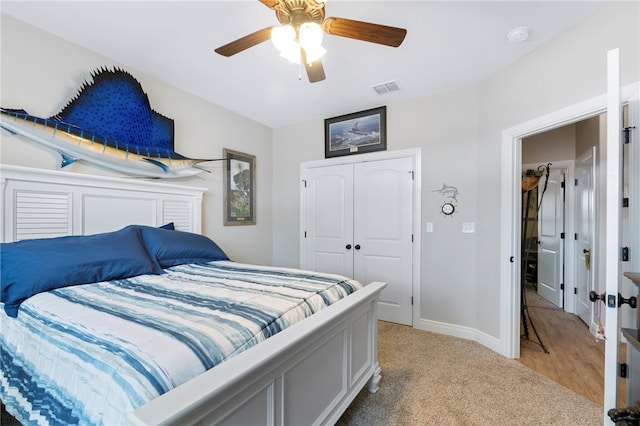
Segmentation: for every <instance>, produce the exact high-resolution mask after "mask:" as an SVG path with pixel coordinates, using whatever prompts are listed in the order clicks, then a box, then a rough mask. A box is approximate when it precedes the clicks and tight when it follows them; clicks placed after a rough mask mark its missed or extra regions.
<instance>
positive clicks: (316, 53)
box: [304, 45, 327, 64]
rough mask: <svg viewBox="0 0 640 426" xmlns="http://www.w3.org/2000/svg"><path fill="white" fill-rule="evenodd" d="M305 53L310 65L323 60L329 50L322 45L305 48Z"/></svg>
mask: <svg viewBox="0 0 640 426" xmlns="http://www.w3.org/2000/svg"><path fill="white" fill-rule="evenodd" d="M304 53H305V55H306V58H307V63H308V64H310V63H311V62H315V61H317V60H318V59H320V58H322V57H323V56H324V54H325V53H327V49H325V48H324V47H322V46H320V45H318V46H311V47H307V48H305V49H304Z"/></svg>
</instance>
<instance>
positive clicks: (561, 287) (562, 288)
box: [560, 283, 564, 291]
mask: <svg viewBox="0 0 640 426" xmlns="http://www.w3.org/2000/svg"><path fill="white" fill-rule="evenodd" d="M560 290H562V291H564V283H560Z"/></svg>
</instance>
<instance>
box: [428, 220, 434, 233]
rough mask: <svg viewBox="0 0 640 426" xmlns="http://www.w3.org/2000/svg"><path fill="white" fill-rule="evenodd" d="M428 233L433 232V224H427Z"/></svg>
mask: <svg viewBox="0 0 640 426" xmlns="http://www.w3.org/2000/svg"><path fill="white" fill-rule="evenodd" d="M427 232H433V222H427Z"/></svg>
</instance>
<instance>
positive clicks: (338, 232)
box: [301, 157, 414, 325]
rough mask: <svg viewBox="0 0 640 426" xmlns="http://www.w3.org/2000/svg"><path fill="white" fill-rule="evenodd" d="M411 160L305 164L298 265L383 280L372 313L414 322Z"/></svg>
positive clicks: (384, 317)
mask: <svg viewBox="0 0 640 426" xmlns="http://www.w3.org/2000/svg"><path fill="white" fill-rule="evenodd" d="M412 164H413V161H412V159H411V158H408V157H406V158H394V159H385V160H377V161H368V162H362V163H355V164H338V165H330V166H323V167H313V168H308V169H306V170H305V171H303V177H302V179H303V181H304V185H303V188H302V194H301V199H302V200H303V201H302V202H303V206H302V210H303V212H302V217H301V221H302V229H303V236H302V245H303V250H302V252H303V255H302V257H303V259H302V267H303V268H305V269H310V270H314V271H320V272H329V273H336V274H341V275H346V276H348V277H352V278H355V279H357V280H358V281H360V282H362V283H363V284H367V283H369V282H372V281H384V282H386V283H387V288H386V289H385V290H384V291H383V292H382V294H381V296H380V303H379V307H378V317H379V318H380V319H384V320H387V321H393V322H397V323H401V324H409V325H410V324H412V286H413V280H412V276H413V265H412V262H413V252H412V250H413V242H412V240H413V185H414V182H413V166H412Z"/></svg>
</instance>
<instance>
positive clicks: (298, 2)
mask: <svg viewBox="0 0 640 426" xmlns="http://www.w3.org/2000/svg"><path fill="white" fill-rule="evenodd" d="M324 3H325V2H324V1H316V0H280V1H279V2H278V3H277V4H276V5H274V6H273V9H274V10H275V12H276V16H277V18H278V21H279V22H280V23H281V24H282V25H293V26H294V27H298V26H300V25H301V24H303V23H305V22H315V23H316V24H322V21H324Z"/></svg>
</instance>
